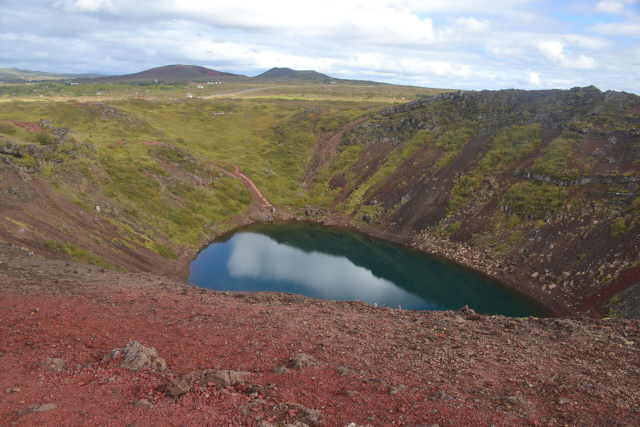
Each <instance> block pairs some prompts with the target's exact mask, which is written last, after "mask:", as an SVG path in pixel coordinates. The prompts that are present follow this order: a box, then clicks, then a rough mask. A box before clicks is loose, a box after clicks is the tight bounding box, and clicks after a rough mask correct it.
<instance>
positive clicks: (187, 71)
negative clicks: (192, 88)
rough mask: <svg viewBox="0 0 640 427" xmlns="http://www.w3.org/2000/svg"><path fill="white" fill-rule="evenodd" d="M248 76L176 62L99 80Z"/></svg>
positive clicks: (200, 78)
mask: <svg viewBox="0 0 640 427" xmlns="http://www.w3.org/2000/svg"><path fill="white" fill-rule="evenodd" d="M247 78H248V77H246V76H242V75H239V74H232V73H225V72H222V71H216V70H212V69H210V68H206V67H201V66H198V65H181V64H176V65H165V66H163V67H156V68H151V69H149V70H145V71H141V72H139V73H135V74H125V75H121V76H109V77H102V78H99V79H97V80H99V81H110V82H147V81H148V82H152V81H156V80H157V81H159V82H193V81H207V80H215V81H224V80H241V79H247Z"/></svg>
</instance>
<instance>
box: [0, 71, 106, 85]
mask: <svg viewBox="0 0 640 427" xmlns="http://www.w3.org/2000/svg"><path fill="white" fill-rule="evenodd" d="M98 76H99V75H98V74H62V73H46V72H43V71H32V70H21V69H18V68H0V81H4V82H26V81H41V80H68V79H78V78H92V77H98Z"/></svg>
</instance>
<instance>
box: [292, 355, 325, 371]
mask: <svg viewBox="0 0 640 427" xmlns="http://www.w3.org/2000/svg"><path fill="white" fill-rule="evenodd" d="M319 364H320V362H318V360H317V359H316V358H315V357H313V356H311V355H308V354H306V353H298V354H296V355H295V356H294V357H293V358H291V359H289V361H288V362H287V367H288V368H292V369H302V368H308V367H310V366H318V365H319Z"/></svg>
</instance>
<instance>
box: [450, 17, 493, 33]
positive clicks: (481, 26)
mask: <svg viewBox="0 0 640 427" xmlns="http://www.w3.org/2000/svg"><path fill="white" fill-rule="evenodd" d="M456 24H457V25H458V26H459V27H460V28H462V29H464V30H466V31H469V32H472V33H480V32H483V31H488V30H489V21H487V20H486V19H476V18H469V17H467V18H458V19H456Z"/></svg>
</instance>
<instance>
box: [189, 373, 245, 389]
mask: <svg viewBox="0 0 640 427" xmlns="http://www.w3.org/2000/svg"><path fill="white" fill-rule="evenodd" d="M250 375H251V372H244V371H229V370H220V371H214V370H213V369H207V370H205V371H202V372H201V373H200V374H199V377H200V378H199V380H198V383H200V384H201V385H208V384H209V383H214V384H216V385H219V386H222V387H228V386H233V385H238V384H244V383H245V381H246V378H247V377H248V376H250Z"/></svg>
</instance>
